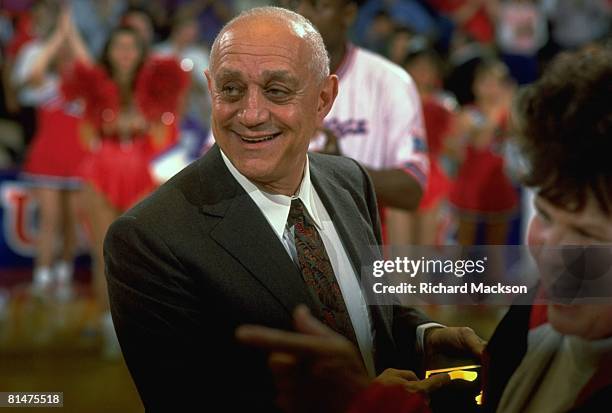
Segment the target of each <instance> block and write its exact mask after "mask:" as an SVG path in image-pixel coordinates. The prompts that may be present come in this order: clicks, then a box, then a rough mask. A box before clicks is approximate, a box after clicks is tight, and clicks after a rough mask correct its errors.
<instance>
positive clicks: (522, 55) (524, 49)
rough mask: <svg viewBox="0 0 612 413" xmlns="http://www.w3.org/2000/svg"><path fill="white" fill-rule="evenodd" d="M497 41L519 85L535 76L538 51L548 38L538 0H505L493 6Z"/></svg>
mask: <svg viewBox="0 0 612 413" xmlns="http://www.w3.org/2000/svg"><path fill="white" fill-rule="evenodd" d="M494 10H495V18H496V20H495V21H496V30H497V45H498V47H499V51H500V53H501V57H502V59H503V60H504V62H505V63H506V65H507V66H508V69H510V74H511V75H512V77H514V79H515V80H516V81H517V83H518V84H519V85H523V84H526V83H531V82H533V81H534V80H535V79H536V78H537V76H538V51H539V50H540V49H541V48H542V47H543V46H544V45H545V44H546V42H547V41H548V25H547V22H546V16H545V15H544V13H543V11H542V9H541V7H540V5H539V2H538V1H537V0H506V1H502V2H501V3H500V4H499V5H498V7H496V8H495V9H494Z"/></svg>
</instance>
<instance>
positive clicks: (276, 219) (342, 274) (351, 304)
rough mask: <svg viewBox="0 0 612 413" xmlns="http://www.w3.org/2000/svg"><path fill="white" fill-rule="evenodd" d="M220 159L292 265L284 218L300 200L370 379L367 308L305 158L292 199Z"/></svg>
mask: <svg viewBox="0 0 612 413" xmlns="http://www.w3.org/2000/svg"><path fill="white" fill-rule="evenodd" d="M221 157H222V158H223V162H224V163H225V165H226V166H227V168H228V169H229V171H230V173H231V174H232V176H233V177H234V178H235V179H236V181H238V183H239V184H240V186H242V188H244V190H245V191H246V193H247V194H249V196H250V197H251V199H252V200H253V202H255V204H256V205H257V207H258V208H259V209H260V210H261V212H262V214H263V215H264V217H265V218H266V220H267V221H268V223H269V224H270V227H272V230H273V231H274V233H275V234H276V235H277V236H278V239H279V240H280V241H281V243H282V244H283V246H284V247H285V250H287V254H289V256H290V257H291V259H292V260H293V261H294V262H295V263H297V252H296V249H295V243H294V237H293V234H292V232H291V231H290V230H289V228H288V227H287V218H288V216H289V209H290V207H291V200H292V199H296V198H299V199H300V200H301V201H302V203H303V204H304V207H305V208H306V212H307V213H308V215H309V217H310V218H311V219H312V221H313V222H314V224H315V226H316V227H317V229H318V231H319V234H320V235H321V239H322V240H323V244H324V245H325V249H326V250H327V255H328V256H329V260H330V261H331V265H332V268H333V269H334V274H335V276H336V279H337V281H338V285H339V286H340V290H341V291H342V296H343V297H344V302H345V303H346V308H347V310H348V314H349V317H350V319H351V322H352V324H353V329H354V330H355V335H356V337H357V342H358V344H359V350H360V352H361V356H362V357H363V361H364V364H365V366H366V369H367V370H368V373H369V374H370V376H371V377H374V376H375V371H376V370H375V368H374V358H373V354H372V343H373V334H372V323H371V320H370V314H369V311H368V307H367V305H366V302H365V298H364V296H363V294H362V291H361V288H360V286H359V281H358V278H357V274H356V273H355V270H354V268H353V266H352V264H351V261H350V259H349V257H348V254H347V252H346V249H345V248H344V245H343V243H342V240H341V239H340V236H339V235H338V232H337V231H336V228H335V227H334V223H333V222H332V220H331V218H330V216H329V214H328V212H327V210H326V209H325V206H324V205H323V202H322V201H321V198H319V195H318V194H317V191H316V190H315V188H314V186H313V185H312V182H311V180H310V167H309V161H308V157H306V167H305V170H304V177H303V178H302V183H301V184H300V187H299V189H298V191H297V194H296V195H294V196H293V197H290V196H286V195H280V194H270V193H267V192H264V191H262V190H261V189H259V188H258V187H257V186H256V185H255V184H253V183H252V182H251V181H249V179H248V178H246V177H245V176H244V175H242V174H241V173H240V172H239V171H238V170H237V169H236V168H235V167H234V165H232V163H231V162H230V160H229V159H228V158H227V156H226V155H225V154H224V153H223V151H221Z"/></svg>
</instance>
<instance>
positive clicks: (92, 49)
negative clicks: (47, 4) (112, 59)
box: [69, 0, 127, 58]
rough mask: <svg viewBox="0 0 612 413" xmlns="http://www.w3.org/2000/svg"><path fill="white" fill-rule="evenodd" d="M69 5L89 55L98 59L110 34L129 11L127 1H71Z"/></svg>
mask: <svg viewBox="0 0 612 413" xmlns="http://www.w3.org/2000/svg"><path fill="white" fill-rule="evenodd" d="M69 3H70V6H71V8H72V14H73V16H74V21H75V23H76V25H77V27H78V29H79V33H80V34H81V36H82V37H83V41H84V42H85V44H86V45H87V49H88V50H89V53H90V54H91V56H93V57H94V58H98V57H99V56H100V54H101V53H102V48H103V47H104V44H106V41H107V39H108V36H109V34H110V32H111V31H112V30H113V29H115V27H117V25H118V24H119V22H120V19H121V16H122V15H123V13H125V11H126V10H127V2H126V0H69Z"/></svg>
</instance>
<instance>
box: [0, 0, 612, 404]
mask: <svg viewBox="0 0 612 413" xmlns="http://www.w3.org/2000/svg"><path fill="white" fill-rule="evenodd" d="M316 1H317V0H313V2H316ZM333 1H343V0H333ZM276 3H277V2H275V1H267V0H234V1H232V0H224V1H214V0H200V1H198V0H193V1H190V0H66V1H59V0H30V1H28V0H1V1H0V70H1V75H2V78H1V82H0V87H1V89H2V90H1V92H0V391H63V392H64V410H65V411H70V412H73V411H74V412H92V413H93V412H102V411H104V412H108V411H118V412H138V411H142V410H143V408H142V405H141V403H140V400H139V398H138V395H137V393H136V390H135V387H134V385H133V384H132V381H131V379H130V377H129V373H128V371H127V369H126V367H125V365H124V363H123V360H122V358H121V355H120V352H119V350H118V347H117V346H116V342H114V341H113V337H112V332H109V331H108V330H109V324H108V322H106V323H105V321H104V319H103V318H102V319H101V318H100V309H99V307H100V302H99V301H100V298H99V295H97V294H96V291H95V286H94V284H95V282H94V281H93V280H94V277H93V275H92V272H94V269H93V267H94V265H93V263H94V261H95V257H94V258H93V259H92V257H91V256H92V255H95V254H90V252H91V251H92V248H95V247H94V245H95V238H96V236H97V235H98V236H99V234H96V229H95V225H96V224H95V222H91V220H90V219H89V218H88V214H87V212H88V211H87V207H84V205H87V200H86V201H85V202H83V200H82V199H81V198H82V197H83V196H87V194H86V193H83V191H81V190H80V186H79V182H78V173H75V174H74V175H73V176H67V177H66V176H64V177H63V178H67V179H62V180H61V182H60V181H58V180H55V179H54V178H53V177H49V176H44V173H42V174H41V173H40V172H37V169H36V168H37V165H36V162H34V160H33V159H34V158H35V157H36V156H38V159H39V161H38V162H42V163H45V162H47V161H45V159H50V158H48V156H51V155H50V154H51V153H52V152H53V151H54V150H55V151H56V152H57V148H54V145H53V144H51V145H49V146H47V147H43V149H41V148H40V147H37V146H36V145H35V144H34V143H35V142H37V139H39V138H38V136H39V135H41V134H43V132H42V131H43V128H49V125H51V130H53V129H55V128H59V129H60V130H65V129H63V128H68V127H73V128H78V126H74V125H73V126H66V125H65V124H64V123H61V122H64V121H66V119H68V118H66V117H64V118H61V119H60V118H53V120H52V121H48V118H47V117H45V116H47V115H48V114H49V113H50V111H49V108H50V107H52V105H53V104H54V103H53V102H55V101H54V100H53V99H55V96H56V95H57V93H58V92H57V91H58V87H59V86H58V82H61V80H58V79H60V78H61V70H62V69H61V63H62V60H63V57H62V56H63V55H62V53H63V52H62V51H61V48H59V47H58V48H57V50H53V52H52V53H51V52H49V50H50V49H47V48H46V46H47V45H48V44H49V43H50V42H51V41H52V38H53V36H54V33H56V32H58V31H59V30H60V29H58V27H64V26H66V27H68V26H73V27H74V29H66V30H76V32H77V33H78V37H79V38H80V41H82V44H83V47H84V48H85V49H86V52H87V53H88V55H89V56H90V57H91V59H92V60H97V59H98V58H100V57H101V56H102V55H103V54H104V48H105V44H106V43H107V41H108V38H109V36H110V34H111V33H112V32H113V30H114V29H115V28H116V27H118V26H123V25H128V26H130V27H132V28H133V30H135V31H137V32H138V33H139V36H140V37H141V40H142V43H143V46H142V50H147V51H148V53H149V54H151V55H159V56H174V57H175V58H176V59H177V61H179V62H180V66H181V68H182V69H183V70H184V71H186V72H189V73H190V75H191V83H190V86H189V88H190V89H189V91H188V98H187V99H186V103H185V107H184V109H183V113H182V117H181V119H180V122H179V123H178V125H177V126H178V138H177V141H176V143H175V144H174V145H173V146H172V148H170V149H169V150H168V151H166V152H164V154H163V156H160V157H158V158H156V159H155V160H154V162H153V163H152V165H153V166H152V167H151V168H153V169H154V175H155V176H157V178H158V182H162V181H163V180H165V179H167V178H168V177H169V176H171V175H172V174H173V173H174V172H176V171H177V170H179V169H180V168H181V167H183V166H184V165H186V164H188V163H189V162H190V161H192V160H193V159H196V158H197V157H198V156H200V155H201V154H202V153H203V151H205V150H206V148H207V147H208V146H209V145H210V138H209V131H208V118H209V116H210V102H209V96H208V93H207V91H206V84H205V78H204V76H203V70H204V69H205V68H206V67H207V65H208V57H209V50H210V46H211V43H212V41H213V40H214V37H215V35H216V34H217V32H218V31H219V29H220V28H221V27H222V26H223V24H224V23H225V22H227V21H228V20H229V19H231V18H232V17H233V16H234V15H236V13H239V12H240V11H242V10H245V9H248V8H251V7H255V6H262V5H276ZM359 3H360V8H359V13H358V16H357V18H356V20H355V22H354V24H353V27H352V28H351V32H350V37H351V41H352V42H353V43H355V44H357V45H359V46H362V47H364V48H367V49H369V50H372V51H374V52H376V53H378V54H381V55H383V56H385V57H387V58H388V59H389V60H391V61H393V62H395V63H396V64H397V65H399V66H401V67H402V68H404V69H405V70H407V71H408V72H409V73H410V74H411V75H412V77H413V79H414V81H415V83H416V86H417V88H418V91H419V93H420V95H421V98H422V102H423V111H424V116H425V122H426V126H427V134H428V144H429V150H430V159H431V160H432V162H433V163H435V164H436V165H437V166H436V171H435V172H432V173H435V174H436V178H435V179H433V180H432V182H435V183H436V187H435V188H433V189H432V190H431V191H433V193H432V194H430V196H429V197H428V198H427V202H426V205H423V204H422V205H421V207H420V208H419V210H418V211H416V212H414V216H413V218H414V219H415V220H416V221H417V222H419V223H421V224H420V226H419V227H418V229H410V230H409V229H402V233H401V234H399V235H398V234H393V233H391V234H389V237H391V238H390V239H389V240H388V241H389V242H393V243H405V244H426V245H431V244H462V245H471V244H486V243H491V244H519V243H521V241H522V239H523V235H524V232H525V224H526V222H527V220H528V218H529V217H530V215H531V214H532V212H531V208H530V207H529V205H530V201H529V200H530V194H529V193H528V192H527V191H525V190H524V189H523V188H522V187H521V185H520V182H519V181H518V180H517V176H518V175H519V174H520V171H521V168H522V167H523V166H522V164H521V160H520V158H519V157H518V155H517V152H516V148H515V147H514V146H513V144H512V141H511V139H510V138H511V137H512V133H513V132H512V129H513V128H512V124H511V122H510V120H509V114H510V102H511V100H512V96H513V94H514V92H515V90H516V89H517V87H519V86H520V85H524V84H528V83H530V82H533V81H534V80H536V79H537V78H538V76H539V75H540V73H541V72H542V71H543V70H545V68H546V65H547V63H548V62H549V61H550V60H551V59H552V58H553V57H554V56H555V55H556V54H558V53H560V52H562V51H564V50H573V49H578V48H585V47H595V45H597V44H603V43H606V42H608V40H609V37H610V24H611V18H612V14H611V13H612V1H611V0H581V1H575V0H368V1H361V2H359ZM63 8H64V9H65V8H68V9H69V11H70V16H71V17H70V19H71V22H70V23H65V22H64V23H63V22H62V16H63V15H64V14H63V13H62V10H63ZM62 30H63V29H62ZM608 44H609V43H608ZM76 49H78V45H77V46H75V50H76ZM73 52H74V50H73ZM45 53H49V56H46V55H45ZM41 56H43V57H44V59H43V60H44V64H41V63H40V62H41ZM34 75H36V76H34ZM70 110H71V109H66V113H64V114H63V115H62V116H72V117H73V118H75V119H78V117H79V115H78V110H75V111H74V112H70ZM51 112H52V111H51ZM58 119H59V120H58ZM71 119H72V118H71ZM49 122H50V123H49ZM60 125H63V126H60ZM75 125H76V124H75ZM74 130H75V131H77V129H74ZM48 133H49V131H48V130H46V131H45V132H44V134H45V135H47V134H48ZM75 145H76V144H75ZM483 147H486V148H487V151H488V152H487V153H490V154H493V155H494V158H493V157H492V156H493V155H491V156H475V155H474V153H473V152H474V148H476V149H479V148H480V149H482V148H483ZM88 149H89V150H91V147H89V148H88ZM41 151H42V152H41ZM35 153H37V155H35ZM55 155H57V154H55ZM55 155H54V156H55ZM64 155H65V158H62V156H64ZM40 159H43V160H42V161H40ZM59 159H60V163H65V164H66V165H69V164H72V163H74V162H76V161H75V157H74V156H73V155H72V154H71V153H68V152H66V153H65V154H64V153H60V154H59ZM61 159H64V161H63V162H61ZM492 159H493V161H492ZM491 162H494V163H495V165H496V168H497V169H496V171H498V172H499V171H501V173H502V175H500V176H499V177H498V178H497V180H496V181H493V182H487V183H483V182H481V181H482V179H483V178H482V177H483V176H486V175H488V174H489V171H491V169H490V168H492V166H491V165H492V164H491ZM66 165H61V166H66ZM467 166H470V168H467ZM41 178H42V181H44V184H41ZM473 185H480V186H482V187H483V191H485V193H486V194H487V196H486V197H484V198H483V199H484V200H480V199H476V200H475V199H467V200H466V199H464V198H463V197H462V195H461V194H462V193H464V190H465V188H466V186H473ZM41 187H43V188H46V190H40V188H41ZM500 188H505V192H504V190H502V189H500ZM494 193H495V194H496V195H492V194H494ZM73 195H74V196H73ZM73 198H74V199H73ZM491 198H493V199H494V200H495V202H494V203H495V204H494V205H492V204H491V202H490V201H488V202H487V201H486V200H487V199H489V200H490V199H491ZM79 199H80V200H79ZM73 201H74V202H73ZM479 202H480V203H479ZM411 228H412V227H411ZM394 237H395V238H394ZM426 311H428V312H429V313H430V314H431V315H432V316H433V317H435V318H436V319H438V320H440V321H442V322H444V323H447V324H449V325H466V324H467V325H470V326H473V328H474V329H475V330H476V331H477V332H478V333H479V334H480V335H481V336H483V337H484V338H488V337H489V336H490V334H491V332H492V331H493V329H494V327H495V325H496V323H497V322H498V321H499V319H500V317H501V316H502V315H503V313H504V311H505V309H504V308H500V307H495V308H481V307H477V306H472V307H469V308H462V309H461V311H457V309H456V308H451V307H447V306H437V307H431V308H427V309H426ZM110 330H112V324H111V325H110ZM27 410H28V409H25V411H27ZM42 410H44V409H36V410H35V411H42Z"/></svg>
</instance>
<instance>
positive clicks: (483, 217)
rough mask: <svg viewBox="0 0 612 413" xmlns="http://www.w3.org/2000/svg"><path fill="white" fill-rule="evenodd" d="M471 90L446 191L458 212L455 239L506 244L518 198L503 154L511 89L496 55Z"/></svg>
mask: <svg viewBox="0 0 612 413" xmlns="http://www.w3.org/2000/svg"><path fill="white" fill-rule="evenodd" d="M473 93H474V96H475V101H474V104H473V105H469V106H466V107H464V109H463V110H462V114H461V116H460V120H459V126H458V127H459V130H458V132H457V133H458V134H460V137H459V139H461V140H462V146H463V150H462V151H463V154H462V155H461V160H460V162H461V166H460V167H459V170H458V172H457V177H456V179H455V182H454V184H453V186H452V188H451V192H450V195H449V199H450V202H451V203H452V205H453V206H454V207H455V208H456V210H457V215H458V217H457V219H458V229H457V240H458V242H459V244H461V245H474V244H476V243H478V242H479V241H480V242H481V243H483V244H493V245H504V244H506V243H507V240H508V234H509V229H510V220H511V218H512V217H513V214H515V213H516V206H517V203H518V195H517V191H516V189H515V188H514V186H513V184H512V182H511V181H510V178H509V177H508V174H507V173H506V168H505V160H504V145H505V143H506V141H507V139H508V138H509V105H510V101H511V99H512V93H513V86H512V84H511V83H509V80H508V69H507V68H506V66H505V65H504V64H503V63H502V62H500V61H499V60H488V61H487V60H485V61H483V62H482V63H480V64H479V66H478V67H477V68H476V73H475V78H474V83H473ZM479 227H482V232H481V233H482V239H479V237H478V234H479Z"/></svg>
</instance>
